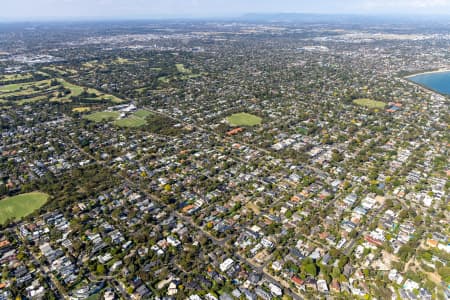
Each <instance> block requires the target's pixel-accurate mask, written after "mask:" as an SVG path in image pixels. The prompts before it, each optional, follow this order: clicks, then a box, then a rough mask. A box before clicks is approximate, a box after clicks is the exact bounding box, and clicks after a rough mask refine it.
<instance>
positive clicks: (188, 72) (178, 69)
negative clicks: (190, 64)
mask: <svg viewBox="0 0 450 300" xmlns="http://www.w3.org/2000/svg"><path fill="white" fill-rule="evenodd" d="M175 67H177V71H178V72H180V73H183V74H191V73H192V71H191V70H189V69H186V68H185V67H184V65H183V64H176V65H175Z"/></svg>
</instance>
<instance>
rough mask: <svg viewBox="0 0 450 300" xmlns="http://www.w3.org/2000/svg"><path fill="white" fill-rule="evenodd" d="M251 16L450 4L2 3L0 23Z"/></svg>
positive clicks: (428, 10) (364, 0) (448, 2)
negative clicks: (7, 21)
mask: <svg viewBox="0 0 450 300" xmlns="http://www.w3.org/2000/svg"><path fill="white" fill-rule="evenodd" d="M246 13H319V14H334V13H335V14H339V13H346V14H418V15H419V14H420V15H422V14H430V15H431V14H448V15H450V0H0V20H32V19H45V18H59V19H64V18H80V17H81V18H97V17H98V18H122V19H127V18H146V17H148V18H153V17H158V18H164V17H189V18H191V17H231V16H240V15H243V14H246Z"/></svg>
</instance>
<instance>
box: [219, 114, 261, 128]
mask: <svg viewBox="0 0 450 300" xmlns="http://www.w3.org/2000/svg"><path fill="white" fill-rule="evenodd" d="M227 121H228V123H229V124H230V125H231V126H255V125H260V124H261V122H262V119H261V118H260V117H258V116H255V115H252V114H248V113H238V114H234V115H231V116H229V117H228V118H227Z"/></svg>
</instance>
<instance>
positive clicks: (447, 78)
mask: <svg viewBox="0 0 450 300" xmlns="http://www.w3.org/2000/svg"><path fill="white" fill-rule="evenodd" d="M409 80H411V81H412V82H415V83H418V84H421V85H423V86H425V87H426V88H428V89H430V90H433V91H436V92H438V93H441V94H445V95H450V71H449V72H442V73H430V74H420V75H416V76H413V77H409Z"/></svg>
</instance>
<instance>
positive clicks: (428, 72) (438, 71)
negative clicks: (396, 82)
mask: <svg viewBox="0 0 450 300" xmlns="http://www.w3.org/2000/svg"><path fill="white" fill-rule="evenodd" d="M447 72H450V69H449V68H441V69H438V70H436V71H426V72H421V73H416V74H412V75H408V76H405V78H407V79H409V78H412V77H416V76H420V75H428V74H437V73H447Z"/></svg>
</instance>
